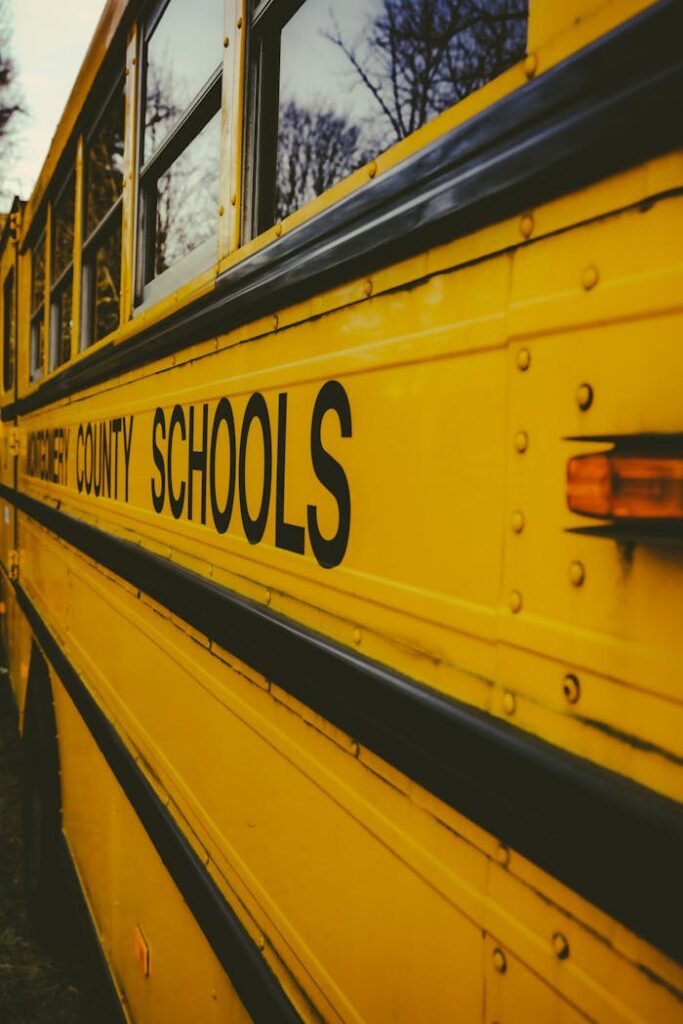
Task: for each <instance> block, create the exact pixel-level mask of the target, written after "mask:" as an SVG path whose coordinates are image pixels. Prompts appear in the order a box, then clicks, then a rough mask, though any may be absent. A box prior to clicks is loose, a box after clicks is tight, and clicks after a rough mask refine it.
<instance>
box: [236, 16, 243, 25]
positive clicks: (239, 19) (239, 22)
mask: <svg viewBox="0 0 683 1024" xmlns="http://www.w3.org/2000/svg"><path fill="white" fill-rule="evenodd" d="M237 27H238V28H242V16H241V15H240V17H239V18H238V19H237Z"/></svg>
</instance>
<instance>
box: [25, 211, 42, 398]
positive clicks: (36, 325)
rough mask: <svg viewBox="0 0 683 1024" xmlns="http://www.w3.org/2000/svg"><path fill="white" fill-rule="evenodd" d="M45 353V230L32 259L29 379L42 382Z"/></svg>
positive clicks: (36, 245) (34, 249) (35, 247)
mask: <svg viewBox="0 0 683 1024" xmlns="http://www.w3.org/2000/svg"><path fill="white" fill-rule="evenodd" d="M44 353H45V229H43V232H42V234H41V235H40V236H39V238H38V241H37V242H36V244H35V246H34V248H33V253H32V259H31V340H30V351H29V377H30V379H31V380H32V381H35V380H40V378H41V377H42V374H43V357H44Z"/></svg>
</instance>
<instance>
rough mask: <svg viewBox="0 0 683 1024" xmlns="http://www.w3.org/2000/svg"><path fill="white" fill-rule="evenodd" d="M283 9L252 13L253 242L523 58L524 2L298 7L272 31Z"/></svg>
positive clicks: (363, 1) (322, 1) (384, 1)
mask: <svg viewBox="0 0 683 1024" xmlns="http://www.w3.org/2000/svg"><path fill="white" fill-rule="evenodd" d="M291 8H292V5H291V4H290V3H282V2H280V3H279V4H277V3H275V4H273V3H271V4H270V5H267V4H260V5H259V6H258V7H257V8H256V9H255V12H254V24H253V28H254V32H253V36H254V40H255V43H254V45H255V50H256V52H255V53H253V54H252V59H253V60H255V61H256V63H257V64H258V68H259V70H258V73H257V75H256V77H255V79H254V78H253V79H252V93H254V94H255V95H257V98H255V99H253V103H254V104H255V106H256V108H257V109H258V120H259V121H260V122H261V123H260V124H258V125H256V131H257V134H258V136H259V138H258V139H257V140H256V143H257V146H258V150H259V156H258V157H257V165H258V178H259V180H258V183H257V184H255V185H254V189H255V191H256V193H257V194H256V196H255V199H256V204H257V206H258V207H259V209H258V213H257V214H256V216H255V221H254V223H255V226H256V229H257V232H258V231H262V230H265V229H266V228H267V227H269V226H271V225H272V224H273V223H274V221H275V220H280V219H282V218H283V217H286V216H288V215H289V214H290V213H293V212H294V211H295V210H297V209H299V207H301V206H303V205H304V204H305V203H307V202H309V201H310V200H311V199H313V198H315V196H318V195H320V194H321V193H322V192H324V191H326V190H327V189H328V188H330V187H331V186H332V185H334V184H335V183H336V182H338V181H340V180H341V179H342V178H345V177H346V176H347V175H349V174H351V173H352V171H354V170H356V169H357V168H358V167H361V166H362V165H363V164H365V163H367V162H368V161H370V160H372V159H373V158H374V157H376V156H377V155H378V154H380V153H382V152H383V151H384V150H386V149H388V148H389V147H390V146H391V145H393V144H394V143H395V142H399V141H400V140H401V139H404V138H406V136H408V135H410V134H412V132H414V131H416V130H417V129H418V128H420V127H422V125H424V124H426V123H427V122H428V121H430V120H431V119H432V118H433V117H435V116H436V115H437V114H440V113H442V112H443V111H444V110H446V109H448V108H449V107H451V106H452V105H453V104H454V103H457V102H458V101H459V100H461V99H464V97H465V96H467V95H469V94H470V93H471V92H474V91H475V89H478V88H480V87H481V86H483V85H485V84H486V83H487V82H489V81H491V79H493V78H495V77H496V76H497V75H499V74H500V73H501V72H502V71H504V70H505V69H506V68H508V67H510V66H511V65H512V64H514V63H516V62H517V61H518V60H520V59H521V58H522V57H523V56H524V52H525V48H526V27H527V8H528V3H527V0H483V2H480V3H477V4H476V5H475V4H471V3H461V4H454V3H450V2H436V3H431V4H421V3H420V4H416V3H415V2H414V0H345V2H344V3H343V4H342V3H340V2H336V3H333V4H331V3H330V0H305V2H304V3H303V4H302V5H301V6H300V7H299V8H298V10H297V11H296V13H295V14H294V15H293V17H291V18H289V20H286V21H283V20H281V21H280V22H279V23H278V22H276V23H275V24H274V19H275V18H276V17H277V12H278V11H282V16H281V17H282V18H287V16H288V14H289V13H290V12H291ZM278 67H279V73H278V72H277V71H274V70H273V69H278ZM273 140H276V142H275V144H274V143H273Z"/></svg>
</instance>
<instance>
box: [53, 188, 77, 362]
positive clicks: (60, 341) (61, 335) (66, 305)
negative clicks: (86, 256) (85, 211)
mask: <svg viewBox="0 0 683 1024" xmlns="http://www.w3.org/2000/svg"><path fill="white" fill-rule="evenodd" d="M74 199H75V178H74V176H73V174H72V175H71V176H70V177H69V179H68V181H67V183H66V185H65V186H64V189H63V190H62V193H61V195H60V196H59V198H58V199H57V201H56V203H55V204H54V207H53V212H52V224H53V229H52V262H51V265H50V276H51V278H52V287H51V290H50V369H51V370H54V369H55V368H56V367H57V366H61V365H62V363H65V362H66V361H67V359H69V358H70V357H71V305H72V285H73V274H72V264H73V250H74Z"/></svg>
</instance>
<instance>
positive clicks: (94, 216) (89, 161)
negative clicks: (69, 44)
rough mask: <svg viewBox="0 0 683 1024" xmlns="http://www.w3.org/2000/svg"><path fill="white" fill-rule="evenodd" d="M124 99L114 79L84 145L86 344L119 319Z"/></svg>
mask: <svg viewBox="0 0 683 1024" xmlns="http://www.w3.org/2000/svg"><path fill="white" fill-rule="evenodd" d="M124 102H125V101H124V93H123V87H122V85H121V84H118V85H117V86H116V88H115V89H114V92H113V94H112V96H111V98H110V100H109V102H108V103H107V106H106V107H105V109H104V111H103V113H102V116H101V117H100V120H99V122H98V123H97V125H96V127H95V130H94V132H93V134H92V136H91V138H90V140H89V142H88V146H87V151H86V200H85V235H86V240H87V241H86V245H85V248H84V253H83V266H84V299H85V317H84V322H85V330H84V336H83V341H84V343H85V344H86V345H90V344H92V343H93V342H95V341H99V340H100V339H101V338H104V337H105V335H107V334H109V333H110V332H111V331H114V330H116V328H117V327H118V326H119V321H120V297H121V296H120V285H121V205H122V193H123V132H124Z"/></svg>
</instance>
